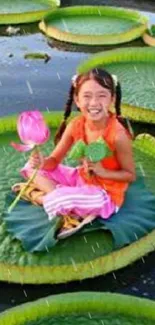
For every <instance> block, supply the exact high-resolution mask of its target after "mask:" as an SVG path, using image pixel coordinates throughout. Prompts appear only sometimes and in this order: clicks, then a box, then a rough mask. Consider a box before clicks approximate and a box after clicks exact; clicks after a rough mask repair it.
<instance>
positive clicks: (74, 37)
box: [39, 6, 147, 45]
mask: <svg viewBox="0 0 155 325" xmlns="http://www.w3.org/2000/svg"><path fill="white" fill-rule="evenodd" d="M39 26H40V29H41V30H42V31H43V32H44V33H46V34H47V35H48V36H51V37H53V38H54V39H57V40H60V41H64V42H69V43H75V44H85V45H86V44H87V45H99V44H104V45H110V44H120V43H125V42H129V41H131V40H133V39H136V38H138V37H140V36H141V35H142V34H143V32H144V31H145V30H146V28H147V18H146V17H144V16H142V15H140V14H139V13H138V12H136V11H133V10H129V9H128V10H127V9H123V8H113V7H106V6H98V7H97V6H75V7H69V8H61V9H59V10H54V11H52V12H51V13H50V14H48V15H47V16H46V17H44V19H43V21H42V22H41V23H40V24H39Z"/></svg>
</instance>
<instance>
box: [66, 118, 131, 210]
mask: <svg viewBox="0 0 155 325" xmlns="http://www.w3.org/2000/svg"><path fill="white" fill-rule="evenodd" d="M120 132H126V130H125V128H124V127H123V126H122V125H121V124H120V123H119V121H118V120H117V118H116V116H115V115H114V114H111V116H110V119H109V121H108V124H107V126H106V128H105V129H104V130H103V135H101V136H103V139H104V140H105V141H106V143H107V145H108V146H109V148H110V150H111V151H112V153H113V154H112V155H111V156H110V157H105V158H104V159H103V160H102V161H101V164H102V166H103V168H106V169H109V170H115V171H117V170H120V169H121V166H120V164H119V162H118V160H117V157H116V154H115V146H116V134H117V135H118V133H120ZM72 137H73V140H74V142H77V141H79V140H83V141H84V142H85V143H87V139H86V134H85V117H84V116H78V117H76V118H74V119H73V120H72ZM79 174H80V176H81V177H82V178H83V180H84V181H85V183H87V184H91V185H97V186H100V187H101V188H103V189H105V190H106V192H107V193H108V194H109V195H110V196H111V198H112V200H113V202H114V203H115V204H116V205H117V206H121V205H122V203H123V201H124V194H125V191H126V190H127V188H128V185H129V183H128V182H122V181H115V180H108V179H104V178H103V177H100V176H98V175H95V174H94V175H91V176H89V175H88V174H87V173H86V172H85V170H84V167H79Z"/></svg>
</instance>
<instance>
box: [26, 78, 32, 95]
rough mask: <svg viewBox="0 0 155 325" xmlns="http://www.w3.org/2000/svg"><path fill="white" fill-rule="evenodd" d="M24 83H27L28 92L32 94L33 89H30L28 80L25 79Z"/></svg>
mask: <svg viewBox="0 0 155 325" xmlns="http://www.w3.org/2000/svg"><path fill="white" fill-rule="evenodd" d="M26 84H27V88H28V90H29V93H30V94H31V95H32V94H33V89H32V87H31V85H30V82H29V81H28V80H26Z"/></svg>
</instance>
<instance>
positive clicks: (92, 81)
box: [21, 69, 135, 225]
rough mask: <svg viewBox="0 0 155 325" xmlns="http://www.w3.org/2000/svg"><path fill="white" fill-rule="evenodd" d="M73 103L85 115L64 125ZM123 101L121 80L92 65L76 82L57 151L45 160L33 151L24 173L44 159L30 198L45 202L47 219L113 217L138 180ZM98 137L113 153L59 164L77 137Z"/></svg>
mask: <svg viewBox="0 0 155 325" xmlns="http://www.w3.org/2000/svg"><path fill="white" fill-rule="evenodd" d="M73 101H74V103H75V104H76V106H77V107H78V110H79V111H80V113H81V114H80V115H79V116H78V117H76V118H74V119H73V120H72V121H71V122H69V123H68V125H67V127H66V122H67V119H68V117H69V116H70V114H71V110H72V103H73ZM120 105H121V88H120V84H119V82H117V81H116V80H114V78H113V76H112V75H110V74H109V73H108V72H107V71H105V70H101V69H93V70H91V71H89V72H87V73H85V74H81V75H78V76H77V77H76V79H75V80H74V81H73V82H72V85H71V88H70V91H69V98H68V101H67V104H66V108H65V113H64V120H63V122H62V124H61V126H60V128H59V130H58V132H57V134H56V138H55V141H56V143H57V145H56V147H55V149H54V151H53V152H52V153H51V155H50V156H49V157H47V158H43V157H39V156H37V155H33V156H32V157H31V158H30V160H29V161H28V163H27V164H26V166H25V167H24V168H23V169H22V171H21V172H22V175H23V176H24V177H25V178H29V177H30V176H31V174H32V172H33V168H35V167H36V165H38V163H41V168H40V170H39V172H38V174H37V176H36V178H35V180H34V187H35V189H34V187H33V188H32V189H33V190H32V191H29V192H28V196H29V199H30V200H32V201H35V203H37V204H41V205H43V206H44V209H45V211H46V212H47V214H48V216H49V219H51V218H53V216H56V215H63V216H64V215H66V214H67V215H70V216H72V218H71V219H73V220H74V221H75V225H76V221H77V220H76V219H75V218H74V217H73V216H76V218H78V217H79V218H85V217H86V216H87V217H88V216H90V215H91V216H93V218H94V217H95V216H100V217H102V218H109V217H110V216H111V215H112V214H113V213H114V212H117V211H118V209H119V207H120V206H121V205H122V204H123V201H124V194H125V191H126V190H127V188H128V185H129V183H130V182H133V181H134V180H135V165H134V160H133V154H132V144H131V137H130V135H129V133H128V132H127V130H126V129H125V128H124V127H123V125H122V124H121V123H120V115H121V111H120ZM112 106H115V112H116V113H115V114H114V113H112V112H111V108H112ZM99 137H103V139H104V140H105V141H106V142H107V145H108V146H109V148H110V149H111V151H112V155H111V156H110V157H106V158H104V159H103V160H102V161H101V162H97V163H92V162H90V161H86V160H84V161H83V164H82V165H81V166H78V167H77V168H73V167H68V166H64V165H62V164H60V162H61V161H62V160H63V158H64V157H65V156H66V154H67V152H68V151H69V150H70V148H71V146H72V145H73V144H75V142H76V141H78V140H83V141H84V142H85V143H91V142H94V141H96V140H97V139H98V138H99ZM89 171H91V176H89V177H88V172H89ZM30 192H31V193H30ZM73 220H72V221H73ZM74 221H73V222H72V223H73V224H74Z"/></svg>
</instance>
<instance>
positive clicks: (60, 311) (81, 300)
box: [0, 291, 155, 325]
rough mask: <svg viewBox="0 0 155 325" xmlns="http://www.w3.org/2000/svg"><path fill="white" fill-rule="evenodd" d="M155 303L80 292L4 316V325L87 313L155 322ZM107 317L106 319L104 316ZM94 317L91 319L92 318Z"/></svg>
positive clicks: (0, 321) (1, 323)
mask: <svg viewBox="0 0 155 325" xmlns="http://www.w3.org/2000/svg"><path fill="white" fill-rule="evenodd" d="M154 307H155V302H154V301H151V300H149V299H146V298H145V299H144V298H137V297H133V296H129V295H122V294H116V293H109V292H108V293H105V292H103V293H101V292H89V291H88V292H78V293H66V294H58V295H53V296H48V297H45V298H41V299H38V300H36V301H35V302H29V303H25V304H22V305H20V306H18V307H14V308H12V309H10V310H7V311H5V312H3V313H1V316H0V325H7V324H10V325H14V324H16V325H22V324H25V323H27V322H29V321H30V322H31V321H36V320H38V319H41V318H45V317H54V316H58V315H59V316H63V317H64V316H68V317H69V316H72V315H75V314H76V315H81V314H85V315H87V314H88V316H89V315H91V313H92V314H100V315H101V317H103V319H104V315H107V314H112V315H115V316H116V317H117V316H118V317H119V316H125V317H132V318H136V319H137V320H140V319H145V320H148V321H149V320H150V321H153V320H155V308H154ZM102 315H103V316H102ZM89 317H90V316H89Z"/></svg>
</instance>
